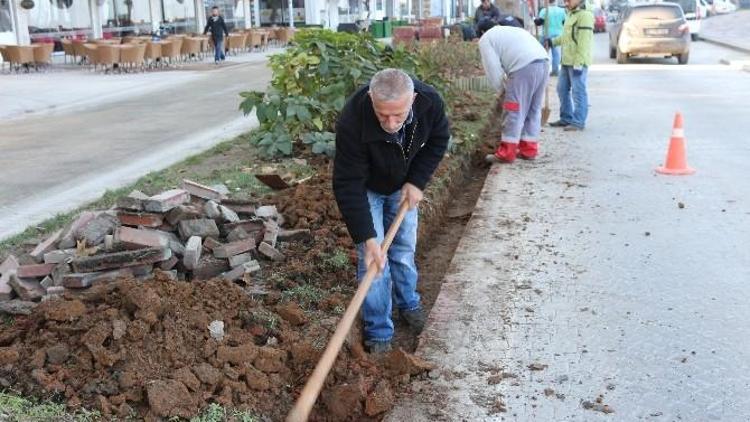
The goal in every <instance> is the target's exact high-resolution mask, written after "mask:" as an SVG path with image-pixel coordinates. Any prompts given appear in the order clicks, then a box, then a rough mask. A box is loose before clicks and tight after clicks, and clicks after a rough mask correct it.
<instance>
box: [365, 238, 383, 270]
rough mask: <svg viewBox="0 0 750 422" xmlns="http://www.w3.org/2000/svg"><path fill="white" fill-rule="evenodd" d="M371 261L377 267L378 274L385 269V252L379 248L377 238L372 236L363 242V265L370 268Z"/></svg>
mask: <svg viewBox="0 0 750 422" xmlns="http://www.w3.org/2000/svg"><path fill="white" fill-rule="evenodd" d="M373 262H375V265H376V266H377V267H378V274H380V273H381V272H383V270H384V269H385V254H383V251H382V250H381V249H380V244H379V243H378V240H377V239H375V238H374V237H373V238H371V239H367V241H366V242H365V265H366V266H367V268H370V264H371V263H373Z"/></svg>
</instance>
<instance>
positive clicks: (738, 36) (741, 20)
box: [700, 10, 750, 53]
mask: <svg viewBox="0 0 750 422" xmlns="http://www.w3.org/2000/svg"><path fill="white" fill-rule="evenodd" d="M701 25H702V26H701V33H700V37H701V38H702V39H704V40H706V41H708V42H712V43H715V44H719V45H722V46H725V47H729V48H734V49H736V50H740V51H743V52H745V53H750V10H739V11H737V12H735V13H729V14H726V15H719V16H712V17H711V18H708V19H705V20H704V21H703V23H702V24H701Z"/></svg>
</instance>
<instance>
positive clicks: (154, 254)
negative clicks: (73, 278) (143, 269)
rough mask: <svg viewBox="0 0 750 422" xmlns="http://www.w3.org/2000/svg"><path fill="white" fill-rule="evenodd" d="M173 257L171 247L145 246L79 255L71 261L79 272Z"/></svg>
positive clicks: (159, 260) (146, 262)
mask: <svg viewBox="0 0 750 422" xmlns="http://www.w3.org/2000/svg"><path fill="white" fill-rule="evenodd" d="M171 257H172V251H171V250H170V249H169V248H145V249H138V250H134V251H125V252H116V253H108V254H101V255H94V256H90V257H78V258H76V259H74V260H73V262H72V263H71V264H72V266H73V270H75V272H78V273H88V272H96V271H103V270H110V269H116V268H121V267H134V266H139V265H146V264H154V263H157V262H161V261H166V260H167V259H169V258H171Z"/></svg>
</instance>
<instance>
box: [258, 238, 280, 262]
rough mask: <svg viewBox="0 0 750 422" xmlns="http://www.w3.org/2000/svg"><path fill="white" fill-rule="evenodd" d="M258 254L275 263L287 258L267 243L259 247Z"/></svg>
mask: <svg viewBox="0 0 750 422" xmlns="http://www.w3.org/2000/svg"><path fill="white" fill-rule="evenodd" d="M258 252H260V253H261V254H263V255H264V256H265V257H266V258H269V259H271V260H273V261H283V260H284V258H285V257H284V254H283V253H281V252H279V251H278V250H276V248H274V247H273V246H271V245H269V244H268V243H266V242H261V244H260V246H259V247H258Z"/></svg>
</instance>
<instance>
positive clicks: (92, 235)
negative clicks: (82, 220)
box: [61, 213, 119, 247]
mask: <svg viewBox="0 0 750 422" xmlns="http://www.w3.org/2000/svg"><path fill="white" fill-rule="evenodd" d="M118 224H119V221H118V220H117V219H116V218H115V217H113V216H111V215H109V214H105V213H101V214H99V215H98V216H97V217H96V218H94V219H93V220H91V221H89V222H88V223H87V224H86V225H85V226H83V227H82V228H81V230H80V232H79V234H78V236H76V239H78V240H85V241H86V246H87V247H90V246H97V245H101V244H102V243H104V237H105V236H106V235H108V234H112V233H114V231H115V228H116V227H117V226H118ZM61 247H62V246H61ZM70 247H75V245H73V246H70Z"/></svg>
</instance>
